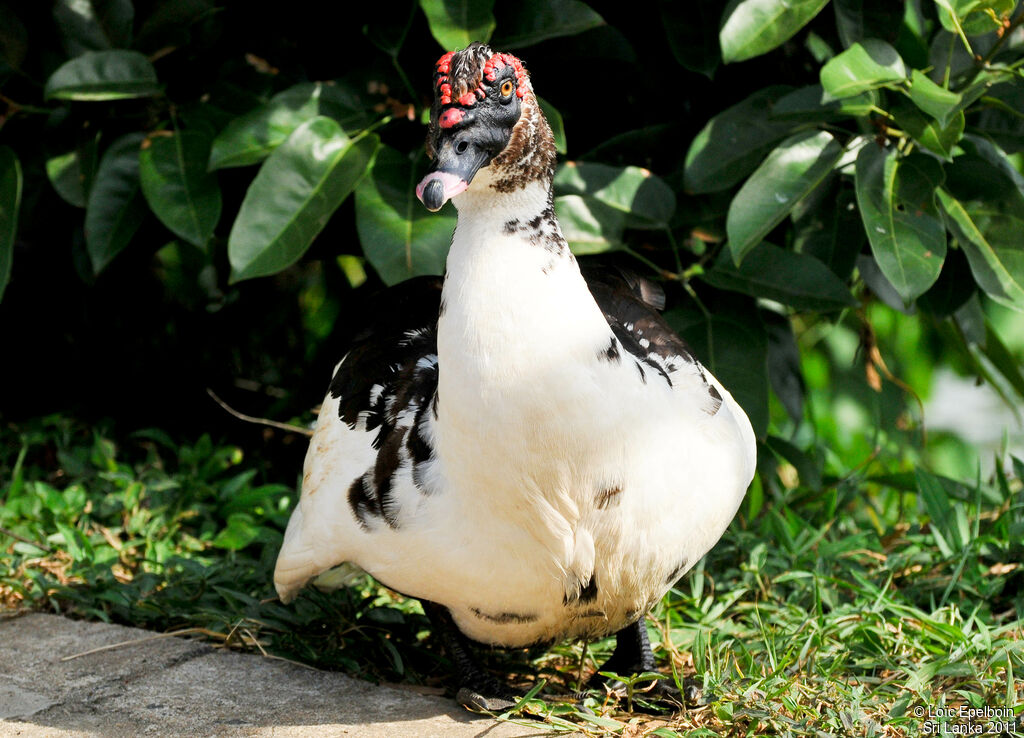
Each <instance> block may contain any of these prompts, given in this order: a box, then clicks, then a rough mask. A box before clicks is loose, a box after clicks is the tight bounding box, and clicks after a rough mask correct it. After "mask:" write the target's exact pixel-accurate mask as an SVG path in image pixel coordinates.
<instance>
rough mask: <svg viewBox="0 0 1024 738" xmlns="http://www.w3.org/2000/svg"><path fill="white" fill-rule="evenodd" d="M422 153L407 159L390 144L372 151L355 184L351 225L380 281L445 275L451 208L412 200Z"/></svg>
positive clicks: (452, 221)
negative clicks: (367, 167) (433, 208)
mask: <svg viewBox="0 0 1024 738" xmlns="http://www.w3.org/2000/svg"><path fill="white" fill-rule="evenodd" d="M425 158H426V155H425V154H423V153H419V154H418V155H417V156H416V157H415V159H410V158H409V157H408V156H405V155H403V154H401V153H399V152H398V151H396V150H395V149H393V148H391V147H390V146H382V147H381V148H380V150H379V151H378V152H377V156H376V157H375V159H374V161H373V166H372V167H371V168H370V171H369V172H368V173H367V175H366V176H365V177H364V178H363V179H362V181H361V182H360V183H359V186H358V187H357V188H356V228H357V230H358V231H359V240H360V242H361V243H362V245H363V253H364V254H366V258H367V259H368V260H369V262H370V264H372V265H373V268H374V269H376V270H377V274H379V275H380V278H381V279H382V280H383V281H384V283H385V284H389V285H390V284H396V283H397V282H401V281H402V280H405V279H409V278H410V277H415V276H417V275H420V274H444V264H445V259H446V257H447V255H448V247H449V246H450V245H451V242H452V232H453V231H454V230H455V208H454V206H453V205H451V204H450V203H446V204H445V206H444V208H442V210H441V211H440V212H439V213H431V212H429V211H428V210H427V209H426V208H424V207H423V205H422V204H420V202H419V200H417V199H416V183H417V182H419V180H420V178H421V177H422V176H423V175H424V174H426V170H427V167H426V162H425Z"/></svg>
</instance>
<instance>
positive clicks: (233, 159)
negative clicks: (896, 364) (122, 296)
mask: <svg viewBox="0 0 1024 738" xmlns="http://www.w3.org/2000/svg"><path fill="white" fill-rule="evenodd" d="M455 6H457V7H458V8H459V12H458V13H456V12H454V11H453V7H455ZM455 6H452V5H450V4H448V3H443V4H442V3H439V2H433V1H428V0H422V2H421V3H419V4H416V3H410V2H405V3H397V4H394V5H388V6H386V7H380V8H360V9H354V10H353V11H352V15H353V17H352V18H351V23H349V24H348V25H347V26H346V27H345V28H344V29H343V30H340V31H339V34H340V36H339V37H338V42H337V44H336V45H335V46H334V47H333V48H334V49H337V50H338V51H337V53H336V54H332V55H331V57H330V63H329V65H328V64H327V63H326V62H325V58H324V55H323V53H322V50H321V51H320V52H319V54H314V53H313V52H308V53H303V51H302V50H297V49H296V48H295V45H294V44H301V43H303V37H301V36H300V37H298V38H295V39H290V41H291V42H292V45H290V46H288V47H287V51H284V50H282V48H281V47H282V45H283V44H282V43H281V42H280V39H278V40H277V42H276V45H275V43H268V42H266V39H265V38H264V37H261V36H260V35H259V34H254V35H255V41H253V43H256V44H257V45H259V44H260V43H261V41H262V43H263V45H264V46H267V48H266V50H264V49H260V51H261V53H262V54H263V55H260V54H255V53H252V52H250V53H248V54H245V52H243V51H242V49H246V46H245V44H246V41H245V39H243V38H241V37H242V35H243V33H244V31H245V30H247V28H246V25H245V24H246V23H251V21H250V20H249V19H247V18H242V16H241V14H240V12H239V11H238V10H237V9H235V8H231V7H221V6H217V5H216V4H215V3H214V2H213V0H196V2H191V3H174V2H163V3H157V4H155V5H153V6H151V7H150V6H147V5H142V4H140V5H139V7H137V8H136V7H134V6H133V4H132V2H131V0H109V1H104V2H100V0H93V1H92V2H86V3H80V2H76V3H72V2H70V1H69V0H60V1H59V2H56V3H55V4H54V5H53V7H52V15H51V16H49V17H48V16H47V14H46V13H45V12H43V11H40V10H39V9H38V8H37V9H35V10H26V9H24V8H20V7H19V8H17V9H14V10H12V11H11V12H12V13H13V15H12V18H13V22H12V23H11V24H9V25H8V26H6V27H5V31H4V50H5V54H4V57H3V60H4V61H3V67H2V68H0V80H2V81H3V83H4V86H5V89H6V90H7V91H8V92H7V93H5V94H6V98H5V99H6V105H7V108H8V109H7V117H6V119H5V128H7V129H8V131H9V132H10V134H11V135H9V136H7V137H6V138H7V141H8V146H5V147H3V148H0V295H2V291H3V288H4V287H5V286H6V284H7V281H8V278H9V276H10V275H12V274H13V277H14V279H18V265H17V263H16V262H17V259H16V258H14V256H15V254H14V252H15V248H14V246H15V242H16V233H17V232H18V227H17V220H18V216H19V204H20V211H21V212H20V217H21V220H22V223H23V224H27V225H23V227H22V230H23V231H28V230H30V229H31V228H33V227H36V226H37V224H38V223H39V221H40V220H43V219H45V217H46V216H45V210H46V209H47V208H49V207H51V206H52V199H53V198H52V196H51V193H50V192H46V193H41V192H39V191H35V190H39V189H43V188H47V187H48V188H52V192H56V193H57V195H59V196H60V198H62V199H63V200H64V201H66V202H67V203H68V204H69V205H70V206H73V209H72V210H71V211H70V220H71V222H72V224H73V227H74V228H75V229H77V230H78V232H79V233H80V234H82V235H84V238H83V237H81V236H79V238H78V239H77V240H74V241H73V243H72V245H71V250H72V258H75V259H76V263H77V264H78V265H79V271H80V272H81V273H82V274H83V277H84V278H86V279H91V276H90V275H91V274H98V273H100V272H102V271H103V270H104V269H106V268H107V267H108V265H109V264H110V263H111V262H112V261H113V260H115V259H118V258H119V256H120V255H121V254H122V253H123V252H125V251H126V250H129V249H134V250H147V249H148V250H150V251H151V250H152V249H153V246H154V243H153V240H152V239H153V233H154V229H152V228H150V229H149V230H146V229H143V230H140V228H141V227H142V226H143V224H145V223H148V222H151V221H152V219H154V218H155V219H156V221H158V222H159V224H161V225H160V227H159V228H158V229H156V231H155V232H156V233H160V232H161V231H160V228H162V229H163V230H162V233H163V234H164V235H163V236H162V240H160V241H159V243H160V244H162V243H165V242H167V241H170V242H171V244H172V245H171V246H168V247H167V248H165V249H164V250H163V251H161V254H162V255H163V259H164V261H166V259H167V258H171V259H172V261H175V262H182V263H187V267H186V273H187V275H190V276H187V277H186V278H187V279H191V280H193V281H194V282H195V283H197V284H202V285H205V289H207V290H211V289H212V290H214V291H215V292H219V293H220V294H221V295H222V296H223V295H225V294H227V295H229V297H228V298H227V299H230V295H231V294H232V293H233V292H237V290H238V289H240V287H239V286H237V285H238V283H239V282H241V281H243V280H249V279H253V278H256V277H261V276H267V275H272V274H276V273H278V272H280V271H281V270H283V269H286V268H288V267H289V266H290V265H293V264H295V263H296V262H297V261H299V260H301V259H302V258H303V257H304V255H305V254H306V252H307V250H308V249H309V247H310V245H311V244H312V243H313V242H314V241H315V239H316V238H317V236H318V234H319V233H321V231H322V229H323V228H324V227H325V225H326V224H328V223H329V221H330V220H331V218H332V217H334V218H335V219H338V218H341V219H342V220H343V222H344V223H347V226H345V227H346V228H347V229H348V230H347V231H345V230H343V229H339V230H336V231H335V233H336V234H337V233H346V234H347V235H346V237H345V238H344V239H343V240H342V241H341V242H340V243H335V244H333V245H332V246H330V247H329V249H328V253H330V252H334V253H335V254H336V255H337V256H338V263H337V267H338V268H340V269H341V270H342V271H343V272H344V274H345V275H346V277H347V278H348V279H349V281H350V282H351V283H352V284H354V285H358V284H360V283H361V282H362V281H363V280H364V279H365V272H364V269H363V265H364V264H369V266H370V267H372V269H373V271H374V272H375V273H376V274H377V275H379V277H380V279H381V280H383V281H384V282H385V283H388V284H391V283H395V282H398V281H401V280H402V279H405V278H407V277H410V276H413V275H416V274H424V273H440V272H441V271H443V268H444V256H445V253H446V250H447V246H448V242H449V233H450V231H451V228H452V226H453V222H454V214H453V211H452V209H451V208H450V207H448V208H446V209H445V210H444V211H443V212H442V213H440V214H438V215H431V214H428V213H426V212H425V211H424V210H423V209H422V208H421V207H420V206H419V204H418V203H417V202H416V201H415V199H414V193H413V185H414V183H415V182H416V181H417V179H418V178H419V177H420V176H421V175H422V173H423V171H424V169H425V166H426V161H425V157H424V155H423V153H422V146H421V141H422V135H423V134H422V132H423V126H424V125H425V118H426V111H427V106H428V105H429V99H428V98H427V97H426V95H427V93H428V88H427V85H426V84H417V83H414V82H413V81H412V80H422V79H424V77H425V70H428V69H429V68H430V67H429V64H430V62H431V61H433V58H434V56H435V55H436V54H437V53H439V51H440V50H442V49H447V48H450V47H456V46H463V45H465V44H466V43H468V42H470V41H471V40H475V39H479V40H484V41H488V40H490V41H491V42H492V43H493V44H494V45H495V46H496V47H498V48H502V49H510V50H512V51H514V52H516V53H519V54H521V55H522V56H524V57H525V58H526V59H527V63H528V64H529V65H530V66H531V68H532V69H534V73H535V77H536V81H537V87H538V90H539V91H540V92H541V93H542V94H543V95H545V96H546V98H545V100H544V101H543V105H544V107H545V109H546V110H547V112H548V115H549V118H550V119H551V120H552V123H553V124H554V128H555V130H556V135H557V137H558V140H559V146H560V149H561V150H562V151H563V152H564V151H569V152H571V153H572V155H573V156H574V157H575V159H572V160H568V161H567V162H565V163H564V164H563V165H562V166H561V167H560V169H559V172H558V174H557V176H556V180H555V186H556V194H557V198H556V206H557V210H558V214H559V217H560V220H561V222H562V225H563V228H564V230H565V232H566V236H567V238H568V239H569V241H570V244H571V245H572V247H573V249H574V251H575V252H576V253H580V254H589V253H597V252H608V251H616V252H621V253H625V254H631V255H632V256H633V257H635V258H636V259H637V260H639V261H642V262H644V263H646V264H647V265H649V267H650V268H651V269H652V270H653V272H654V274H655V275H656V276H659V277H660V278H662V279H664V280H667V281H668V282H670V283H674V284H678V285H680V286H681V287H683V288H685V291H684V290H679V291H677V292H673V291H671V290H670V292H673V294H672V295H671V297H672V298H673V300H672V303H671V304H672V305H674V306H675V307H674V309H673V310H671V311H670V313H669V316H670V318H671V320H672V322H673V324H674V325H675V326H676V327H677V328H678V329H680V330H681V331H682V332H683V334H684V336H685V337H687V338H688V339H689V340H690V341H691V342H692V343H693V344H694V345H695V348H696V349H697V350H698V353H700V354H701V355H702V356H704V357H705V359H706V360H707V361H708V363H709V364H710V365H711V368H712V370H713V371H715V372H716V373H717V374H719V375H721V377H722V379H723V381H724V382H725V384H726V385H727V386H729V387H731V388H733V391H734V394H735V395H736V396H737V398H738V399H739V400H740V401H741V403H742V404H743V405H744V406H745V408H746V409H747V411H748V414H749V415H750V416H751V419H752V421H753V422H754V425H755V428H756V430H757V432H758V435H759V436H760V437H762V438H763V437H764V436H765V433H766V430H767V427H768V421H769V412H768V409H769V405H768V398H769V385H770V386H771V387H772V389H774V391H775V394H776V395H777V396H778V397H779V399H780V400H781V401H782V403H783V405H784V407H785V408H786V409H787V410H789V411H790V412H791V414H792V415H793V417H794V420H798V419H799V418H800V414H801V401H802V387H803V381H802V378H801V377H800V369H799V366H797V365H796V364H795V363H794V361H793V360H792V358H793V356H794V334H793V331H792V329H791V323H790V321H789V320H788V319H787V318H792V317H793V316H795V315H805V316H807V317H808V318H810V319H812V320H813V319H816V316H825V317H826V318H827V319H828V320H834V319H835V316H837V315H838V316H841V315H843V312H842V311H849V310H852V309H856V308H857V307H858V306H859V305H861V304H862V303H863V302H864V301H866V300H869V299H872V298H871V296H872V295H873V296H874V297H875V298H877V299H879V300H882V301H883V302H885V303H886V304H888V305H890V306H892V307H893V308H895V309H897V310H904V311H906V310H918V311H920V312H921V313H922V314H925V315H929V316H933V317H934V318H935V319H937V320H941V321H946V323H947V324H948V325H951V326H953V329H952V330H948V331H946V332H944V333H943V338H944V340H947V341H949V342H951V343H952V344H953V347H954V348H955V349H957V350H958V351H959V352H960V353H961V354H962V355H963V356H964V357H966V360H967V364H968V367H967V368H968V369H972V370H973V371H975V372H976V373H978V374H979V375H981V376H984V377H987V378H989V379H991V378H992V377H993V374H995V375H1001V376H1002V378H1001V379H998V380H994V381H996V384H998V385H1000V386H1006V385H1008V386H1009V387H1010V388H1012V389H1011V390H1010V392H1011V393H1014V392H1016V393H1024V377H1022V375H1021V373H1020V371H1019V367H1018V366H1017V362H1016V361H1015V360H1014V358H1013V356H1012V351H1010V350H1008V349H1007V347H1006V346H1005V345H1004V342H1003V340H1002V338H1001V337H1000V335H999V333H998V332H997V331H996V330H995V328H994V327H993V325H992V324H991V323H990V322H989V321H988V319H987V318H986V317H985V315H984V314H983V312H982V311H981V306H982V304H983V303H984V302H985V301H993V302H996V303H999V304H1001V305H1004V306H1009V307H1011V308H1013V309H1017V310H1020V309H1024V251H1022V247H1021V241H1020V234H1021V233H1024V177H1022V175H1021V173H1020V152H1021V150H1022V148H1024V139H1022V130H1024V126H1022V116H1021V114H1020V110H1021V109H1022V103H1024V93H1022V89H1024V87H1022V82H1021V76H1022V71H1021V67H1020V64H1021V60H1022V59H1024V51H1022V50H1024V37H1022V34H1021V29H1020V23H1021V19H1022V17H1024V16H1022V14H1021V12H1020V7H1019V3H1015V2H1013V1H1012V0H972V1H971V2H965V1H959V0H958V1H957V2H952V0H935V1H934V2H930V1H929V0H913V1H911V2H905V3H882V2H871V1H870V0H867V1H865V0H860V1H858V0H833V1H832V2H828V1H827V0H811V1H809V2H801V3H789V2H783V0H734V1H733V2H731V3H729V4H728V5H727V6H725V7H724V8H722V7H721V5H720V4H719V3H714V2H710V1H709V0H703V1H702V2H697V3H687V4H672V3H661V4H658V5H657V6H656V7H655V6H652V5H641V6H637V7H635V8H631V9H630V10H629V12H626V11H624V10H617V11H613V10H612V9H608V10H607V11H605V16H604V17H602V15H600V14H599V13H598V12H597V10H596V9H595V8H596V7H597V6H595V8H591V7H588V6H587V5H586V4H584V3H583V2H579V1H578V0H560V1H559V2H556V3H541V2H539V1H535V2H529V3H526V4H523V5H521V6H517V7H516V8H505V7H503V6H502V5H501V4H495V3H493V2H488V1H487V0H462V1H461V2H459V3H456V4H455ZM301 10H302V8H301V7H300V8H297V11H301ZM456 16H457V17H456ZM652 20H657V21H658V22H657V23H655V24H654V25H657V26H660V29H659V30H658V31H657V32H656V33H652V32H651V31H650V27H651V22H652ZM296 26H298V27H300V28H302V29H303V30H304V32H305V33H306V34H307V35H308V36H309V37H310V38H315V39H317V40H319V39H321V38H322V35H321V34H317V33H316V32H315V31H314V30H313V29H311V28H310V24H309V23H304V22H299V21H296V22H295V23H294V24H293V25H291V26H290V28H294V27H296ZM267 28H268V27H263V29H262V30H263V32H264V33H265V34H266V33H268V30H267ZM428 32H429V35H428ZM430 36H432V37H433V39H435V40H436V45H435V46H433V47H432V46H431V43H432V42H431V38H430ZM715 39H717V43H715V42H714V40H715ZM584 49H587V50H589V51H590V56H589V57H588V56H586V55H585V54H584V53H582V50H584ZM332 50H333V49H332ZM754 58H758V61H756V62H752V63H751V62H749V61H748V60H750V59H754ZM564 59H571V60H573V63H572V64H571V65H570V67H568V68H566V67H565V66H564V65H562V60H564ZM762 59H763V61H762ZM741 62H747V63H741ZM317 65H319V66H318V68H324V67H325V66H329V68H330V69H333V70H334V71H336V72H338V71H344V72H345V76H343V77H342V78H340V79H317V78H316V77H315V76H314V75H313V74H311V73H310V70H309V69H308V68H306V67H312V66H317ZM407 67H408V68H409V69H414V70H416V73H415V74H412V75H410V74H408V73H407V72H406V68H407ZM200 70H202V71H200ZM559 77H568V78H569V80H564V79H563V80H559ZM705 78H706V79H705ZM549 90H550V93H549V92H548V91H549ZM680 109H682V110H684V111H686V113H685V115H684V116H683V117H684V119H683V120H680V115H679V112H677V111H678V110H680ZM716 111H717V112H716ZM712 113H713V114H712ZM563 120H564V121H565V125H564V126H563ZM700 126H703V127H700ZM698 127H700V128H699V130H695V129H696V128H698ZM574 139H576V140H579V141H583V142H584V144H585V145H577V144H576V143H575V142H574ZM687 144H688V150H687V151H686V155H685V157H683V156H682V155H681V153H682V151H683V150H684V149H685V147H686V146H687ZM567 146H568V148H567ZM651 170H654V171H655V172H656V173H657V175H658V176H655V175H652V174H651ZM42 171H45V172H46V177H47V179H48V180H49V184H48V185H44V184H43V183H41V182H40V178H39V175H38V173H39V172H42ZM24 181H28V182H29V183H32V188H33V191H29V190H28V188H26V187H25V186H24V184H23V182H24ZM346 200H354V205H355V207H354V212H353V211H352V210H348V209H342V210H339V207H340V206H341V205H342V203H343V202H345V201H346ZM22 201H23V202H22ZM353 225H354V229H353V228H352V226H353ZM353 232H354V233H355V234H358V240H357V239H355V238H353V237H352V233H353ZM142 233H145V234H146V240H147V241H148V243H146V242H140V241H141V238H142V237H141V236H140V234H142ZM157 238H160V237H159V236H157ZM168 249H170V250H171V251H168ZM58 253H61V254H64V256H62V257H61V258H68V256H67V254H68V251H67V248H66V247H63V248H62V249H60V250H59V251H58ZM174 254H178V256H174ZM225 255H226V260H225ZM320 258H323V254H322V253H321V254H320ZM12 261H13V262H15V263H14V264H13V271H12ZM141 265H142V267H143V268H146V267H145V262H142V263H141ZM35 278H38V277H35ZM170 286H171V285H170V284H168V287H170ZM687 293H688V294H687ZM755 299H757V300H760V301H761V302H760V303H759V304H758V305H757V306H756V307H755V305H754V302H753V301H754V300H755ZM765 301H768V302H765ZM869 332H870V331H869ZM868 348H869V347H868ZM982 357H985V358H984V359H983V358H982Z"/></svg>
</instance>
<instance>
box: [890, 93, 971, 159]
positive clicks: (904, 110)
mask: <svg viewBox="0 0 1024 738" xmlns="http://www.w3.org/2000/svg"><path fill="white" fill-rule="evenodd" d="M892 114H893V117H894V118H895V119H896V124H897V125H898V126H899V127H900V128H902V129H903V130H904V131H906V132H907V133H909V134H910V135H911V136H912V137H913V138H914V140H915V141H917V142H918V143H919V144H921V145H922V146H923V147H924V148H926V149H928V150H929V151H932V152H934V153H936V154H938V155H939V156H941V157H942V158H943V159H945V160H946V161H951V160H952V158H953V147H954V146H956V144H957V142H959V141H960V138H961V136H963V133H964V114H963V112H960V111H957V112H954V113H953V114H952V118H951V120H950V122H949V123H948V124H947V125H945V126H942V125H940V124H939V122H938V121H937V120H935V119H934V118H930V117H928V116H926V115H923V114H922V113H921V111H919V110H918V109H917V108H916V107H914V106H913V105H909V104H907V103H897V104H896V105H893V106H892Z"/></svg>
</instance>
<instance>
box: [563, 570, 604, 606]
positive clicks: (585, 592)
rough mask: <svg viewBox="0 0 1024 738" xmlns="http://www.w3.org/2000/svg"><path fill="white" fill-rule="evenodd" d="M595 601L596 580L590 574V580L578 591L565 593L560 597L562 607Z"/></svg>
mask: <svg viewBox="0 0 1024 738" xmlns="http://www.w3.org/2000/svg"><path fill="white" fill-rule="evenodd" d="M595 599H597V580H596V579H595V578H594V575H593V573H591V575H590V578H589V579H587V583H586V584H584V585H583V586H582V587H581V588H580V589H579V590H577V591H575V592H572V593H570V592H566V593H565V594H563V595H562V604H564V605H578V604H586V603H588V602H593V601H594V600H595Z"/></svg>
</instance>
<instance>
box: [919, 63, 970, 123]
mask: <svg viewBox="0 0 1024 738" xmlns="http://www.w3.org/2000/svg"><path fill="white" fill-rule="evenodd" d="M910 99H911V100H912V101H913V102H914V105H916V106H917V107H919V108H921V110H923V111H924V112H926V113H928V115H930V116H932V117H933V118H935V119H936V120H938V121H939V125H940V126H942V127H945V126H947V125H949V123H950V119H951V118H952V117H953V115H954V114H955V113H956V112H957V111H958V110H960V105H961V103H962V101H963V98H962V97H961V96H960V95H958V94H957V93H955V92H950V91H949V90H947V89H946V88H945V87H940V86H939V85H937V84H935V83H934V82H932V81H931V80H930V79H929V78H928V77H927V75H924V74H922V73H921V72H919V71H918V70H916V69H914V70H911V72H910Z"/></svg>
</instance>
